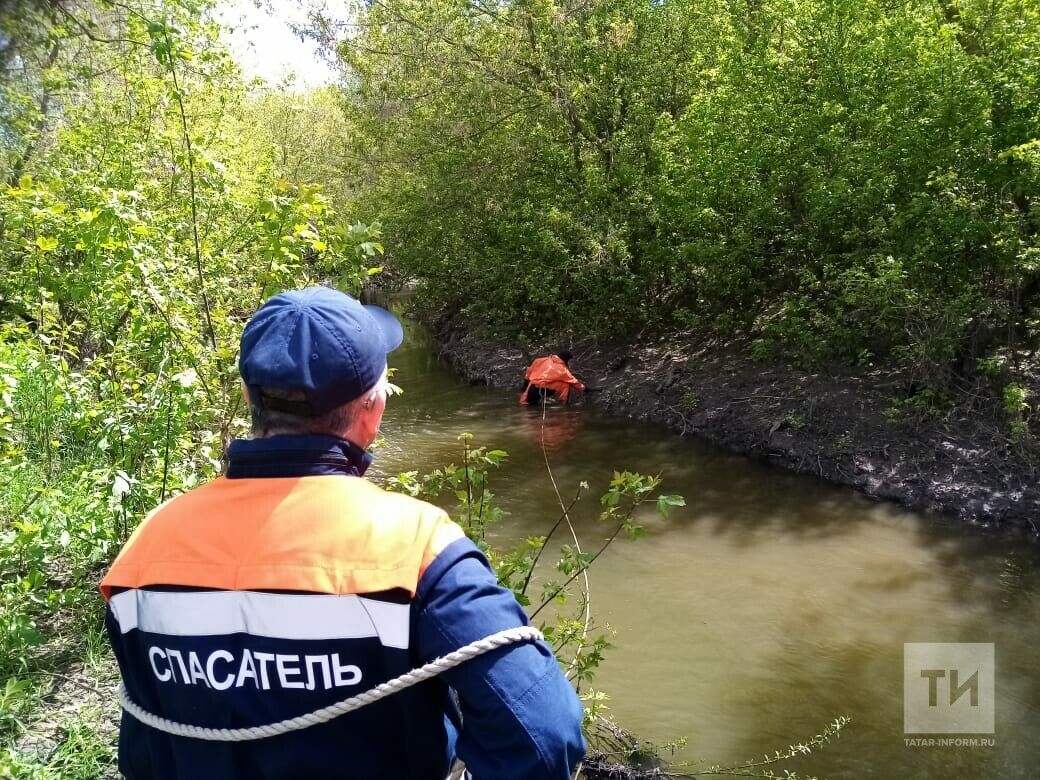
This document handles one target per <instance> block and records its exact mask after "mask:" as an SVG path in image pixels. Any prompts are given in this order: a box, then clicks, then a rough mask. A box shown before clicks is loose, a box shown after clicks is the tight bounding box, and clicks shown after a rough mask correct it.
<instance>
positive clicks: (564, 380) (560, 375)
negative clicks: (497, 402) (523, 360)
mask: <svg viewBox="0 0 1040 780" xmlns="http://www.w3.org/2000/svg"><path fill="white" fill-rule="evenodd" d="M524 380H525V381H526V382H527V385H526V386H525V387H524V391H523V393H522V394H521V395H520V403H521V404H526V403H527V394H528V393H530V392H531V388H532V387H541V388H543V389H545V390H552V391H553V392H554V393H556V396H557V397H558V398H559V399H560V400H561V401H563V402H564V403H566V402H567V400H568V399H569V398H570V394H571V388H576V389H578V390H584V389H585V385H583V384H582V383H581V381H580V380H579V379H578V378H577V377H576V376H574V374H572V373H571V371H570V369H569V368H567V364H566V363H564V362H563V359H562V358H561V357H559V356H558V355H550V356H549V357H540V358H535V359H534V360H533V361H532V362H531V365H529V366H528V367H527V370H526V371H525V372H524Z"/></svg>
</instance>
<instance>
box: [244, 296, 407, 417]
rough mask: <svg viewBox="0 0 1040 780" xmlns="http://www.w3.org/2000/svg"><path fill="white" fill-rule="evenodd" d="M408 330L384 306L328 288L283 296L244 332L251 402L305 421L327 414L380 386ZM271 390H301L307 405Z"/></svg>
mask: <svg viewBox="0 0 1040 780" xmlns="http://www.w3.org/2000/svg"><path fill="white" fill-rule="evenodd" d="M403 340H404V330H403V328H402V327H401V323H400V322H398V321H397V318H396V317H394V315H393V314H391V313H390V312H388V311H387V310H386V309H383V308H380V307H379V306H365V305H362V304H361V303H359V302H358V301H357V300H355V299H354V298H351V297H350V296H349V295H346V294H345V293H341V292H339V291H338V290H332V289H330V288H328V287H307V288H306V289H303V290H290V291H288V292H283V293H280V294H279V295H276V296H274V297H273V298H271V299H270V300H268V301H267V303H265V304H264V305H263V306H261V307H260V308H259V309H258V310H257V312H256V314H254V315H253V317H252V318H251V319H250V320H249V322H248V323H246V327H245V330H243V331H242V342H241V352H240V354H239V358H238V370H239V373H240V374H241V375H242V381H243V382H245V384H246V387H247V388H248V390H249V400H250V401H251V402H252V403H254V404H256V405H257V406H261V407H263V408H270V409H279V410H282V411H290V412H292V413H295V414H300V415H304V416H312V417H316V416H320V415H323V414H327V413H328V412H330V411H332V410H333V409H335V408H336V407H338V406H342V405H343V404H345V403H347V402H348V401H353V400H354V399H355V398H360V397H361V396H362V395H364V394H365V392H366V391H367V390H369V389H371V388H372V387H374V386H375V384H376V383H377V382H378V381H379V378H380V377H381V376H382V375H383V370H384V369H385V368H386V356H387V354H388V353H390V352H392V351H393V350H395V349H397V348H398V347H399V346H401V342H402V341H403ZM265 388H269V389H277V390H285V391H302V394H303V399H302V400H299V401H297V400H292V401H289V400H285V399H282V398H279V397H277V396H270V395H268V394H265V393H264V392H263V391H264V389H265Z"/></svg>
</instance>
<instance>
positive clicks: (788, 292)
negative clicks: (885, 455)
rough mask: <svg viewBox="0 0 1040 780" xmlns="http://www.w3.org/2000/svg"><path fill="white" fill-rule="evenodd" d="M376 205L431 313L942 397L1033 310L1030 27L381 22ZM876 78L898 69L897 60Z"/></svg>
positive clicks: (838, 22) (497, 14)
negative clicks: (920, 385)
mask: <svg viewBox="0 0 1040 780" xmlns="http://www.w3.org/2000/svg"><path fill="white" fill-rule="evenodd" d="M359 22H360V24H361V26H362V33H361V34H360V35H358V36H356V37H351V38H349V39H347V40H346V41H344V42H342V43H341V44H340V49H339V51H340V55H341V57H342V59H343V61H344V62H345V63H346V64H347V65H348V66H349V67H350V69H351V70H352V73H353V76H354V80H353V81H351V82H350V84H351V86H350V88H349V89H348V90H347V100H348V101H349V104H350V112H351V116H352V117H353V118H354V119H355V120H356V122H357V133H356V135H355V136H354V146H353V154H354V155H355V156H356V157H357V158H358V160H359V162H358V163H357V164H356V176H357V178H358V189H357V198H358V202H360V203H364V204H365V205H366V206H371V205H375V206H376V207H377V208H378V209H379V210H380V211H381V213H382V214H383V215H384V216H385V224H386V226H387V230H388V232H389V236H390V239H391V243H392V244H393V246H394V247H395V251H394V255H393V258H392V259H393V262H394V263H395V264H397V265H398V266H399V267H402V268H403V269H404V270H405V272H406V274H407V275H410V276H413V277H415V278H418V279H419V280H420V281H421V282H422V290H423V292H424V295H425V296H426V299H427V300H428V301H429V302H430V303H431V304H432V305H435V306H437V307H440V308H442V309H444V310H447V311H450V312H455V311H462V312H464V313H467V314H471V315H474V316H476V317H479V318H483V319H484V320H485V321H486V322H487V323H488V324H489V327H491V328H492V329H496V330H504V331H508V332H510V333H511V334H513V335H517V334H520V335H522V336H524V337H527V338H532V339H537V338H538V337H539V336H542V335H544V334H545V333H547V332H550V333H554V334H560V333H564V334H565V333H567V332H571V333H573V332H578V333H581V334H589V333H592V334H597V335H607V336H610V335H616V334H631V333H633V332H637V331H640V330H642V329H644V328H649V329H652V330H658V331H669V330H674V329H696V330H701V331H714V332H717V333H721V334H723V335H726V336H730V335H732V334H734V333H735V332H736V333H744V334H746V335H748V336H750V337H751V338H752V339H753V340H756V341H755V343H756V344H757V345H758V346H757V347H756V349H757V350H758V351H759V353H760V354H762V355H770V356H771V355H775V354H776V353H777V352H780V353H786V354H789V355H792V356H794V357H796V358H797V359H799V360H800V361H802V362H804V363H810V364H819V363H824V362H829V361H834V360H840V361H844V362H847V363H853V364H861V365H865V364H868V363H871V362H872V361H874V360H876V359H888V360H894V361H897V362H899V363H901V364H902V365H905V366H908V367H913V369H914V370H915V372H917V373H918V374H919V375H920V377H921V379H922V380H923V381H925V382H928V383H930V384H934V385H936V386H942V385H945V384H947V383H949V382H950V381H951V380H952V379H953V375H954V374H956V372H957V370H958V366H959V365H961V364H963V363H964V361H965V360H966V359H967V361H968V364H969V365H970V364H972V363H973V362H974V359H975V358H977V357H984V356H986V355H987V354H988V352H989V350H991V349H992V348H993V347H995V346H997V337H996V335H995V334H998V333H1000V334H1007V335H1006V337H1005V345H1006V346H1010V347H1011V348H1014V347H1015V346H1017V345H1020V344H1023V343H1025V341H1026V339H1027V338H1029V337H1030V336H1031V335H1035V333H1036V331H1037V328H1036V325H1037V323H1036V320H1037V316H1036V311H1037V308H1038V305H1040V245H1038V243H1037V235H1040V232H1038V229H1040V223H1038V214H1040V208H1038V206H1037V202H1038V200H1037V199H1038V197H1040V140H1038V139H1040V77H1038V75H1037V73H1038V71H1037V68H1036V67H1035V62H1036V59H1037V56H1038V54H1040V7H1038V6H1037V5H1036V3H1033V2H1025V0H1014V1H1013V2H1006V3H989V2H982V1H981V0H978V1H976V0H961V1H960V2H940V3H922V2H910V3H894V4H893V3H888V2H882V1H881V0H869V1H868V2H863V3H848V2H839V0H827V1H826V2H823V3H809V2H802V0H767V1H766V2H756V3H750V4H733V3H729V2H719V1H716V0H713V1H712V2H707V3H704V2H697V3H694V2H690V1H689V0H678V1H675V2H665V3H652V2H645V0H595V1H594V2H583V3H558V2H525V3H505V4H490V5H488V4H479V3H478V4H467V3H461V4H460V3H455V2H448V1H447V0H433V1H432V2H428V1H427V0H423V1H422V2H419V0H386V2H380V3H374V4H370V8H368V10H367V11H365V12H364V13H363V14H362V16H361V18H360V20H359ZM879 63H883V64H884V65H883V67H882V66H880V65H879Z"/></svg>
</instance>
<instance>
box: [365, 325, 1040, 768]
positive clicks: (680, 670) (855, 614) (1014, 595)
mask: <svg viewBox="0 0 1040 780" xmlns="http://www.w3.org/2000/svg"><path fill="white" fill-rule="evenodd" d="M406 325H407V330H408V338H407V340H406V343H405V345H404V346H403V347H401V349H400V350H398V351H397V352H395V353H394V355H393V356H392V360H391V365H392V366H394V367H395V368H396V369H397V374H396V377H395V381H396V382H397V383H398V384H400V385H401V386H402V387H403V388H404V390H405V394H404V395H403V396H401V397H395V398H392V399H391V400H390V403H389V404H388V407H387V414H386V419H385V421H384V424H383V434H384V436H385V438H386V440H387V443H386V446H385V447H384V448H383V449H382V450H381V451H380V452H379V454H378V456H377V459H376V465H375V466H374V467H373V472H372V473H373V474H375V475H376V476H377V477H379V476H385V475H388V474H394V473H397V472H399V471H403V470H408V469H420V470H429V469H432V468H434V467H436V466H439V465H443V464H445V463H449V462H455V463H458V462H459V461H460V458H461V445H460V444H459V442H458V441H457V440H456V436H457V435H458V434H459V433H461V432H463V431H468V432H471V433H473V434H474V436H475V439H476V442H477V443H478V444H486V445H489V446H491V447H494V448H500V449H504V450H507V451H508V452H509V458H508V460H507V461H506V463H505V464H504V465H503V466H502V468H501V469H499V470H498V471H497V472H495V473H494V474H493V475H492V476H493V481H492V489H493V490H494V492H495V494H496V496H497V499H496V500H497V502H498V504H499V505H500V506H501V507H502V508H504V509H505V510H507V511H508V512H509V516H508V517H507V518H506V520H505V521H504V522H503V523H502V524H501V525H500V526H499V527H497V528H496V529H495V530H494V543H495V544H496V545H500V546H503V547H504V546H507V545H508V544H510V543H511V542H512V541H515V540H518V539H520V538H522V537H524V536H526V535H529V534H540V533H545V532H546V531H547V529H548V528H549V527H550V526H551V525H552V523H553V522H554V521H555V519H556V517H557V515H558V512H559V510H558V507H557V505H556V498H555V495H554V494H553V491H552V486H551V485H550V483H549V479H548V475H547V472H546V468H545V461H544V459H543V454H542V447H541V441H542V438H543V431H542V418H541V416H540V414H538V413H537V412H531V411H528V410H526V409H522V408H520V407H519V406H518V404H517V394H516V393H510V392H503V391H501V390H489V389H486V388H483V387H471V386H467V385H465V384H464V383H462V382H461V381H460V380H459V379H458V378H457V377H456V376H455V375H454V374H453V373H452V372H451V371H450V370H449V369H447V368H446V367H445V366H443V365H442V364H441V363H440V362H439V361H438V360H437V358H436V355H435V352H436V350H435V348H434V346H433V344H432V343H431V342H430V340H429V338H428V336H427V335H426V334H425V332H424V331H423V330H422V328H421V327H419V326H418V325H415V324H414V323H411V322H408V323H406ZM577 369H578V370H579V373H580V367H577ZM518 381H519V377H518ZM545 426H546V427H545V430H544V438H545V441H546V445H547V451H548V457H549V462H550V464H551V466H552V470H553V474H554V475H555V478H556V481H557V482H558V483H559V485H560V489H561V491H562V492H563V493H564V494H565V495H570V494H572V493H573V492H574V490H575V488H576V486H577V484H578V483H579V482H580V481H582V480H587V481H588V482H589V484H590V486H591V489H590V491H589V493H588V495H587V497H586V498H585V499H584V500H582V501H581V502H580V503H579V504H578V506H577V507H576V509H575V511H574V513H573V516H574V520H575V523H576V526H577V530H578V533H579V534H580V538H581V539H582V541H583V543H584V544H585V546H586V547H589V548H591V547H594V546H595V545H596V543H597V542H598V541H599V540H601V539H602V538H603V537H604V536H605V531H606V529H605V528H604V527H602V526H601V525H599V524H598V523H597V520H596V517H597V514H598V511H597V509H598V507H597V505H596V500H595V499H596V497H597V496H599V495H600V494H601V493H602V492H603V491H604V490H605V488H606V485H607V483H608V482H609V480H610V476H611V473H612V471H613V470H614V469H629V470H633V471H641V472H644V473H654V474H656V473H660V474H662V475H663V477H664V484H663V486H662V487H663V488H664V489H665V491H666V492H668V493H681V494H682V495H684V496H685V498H686V503H687V505H686V506H685V507H682V508H679V509H677V510H676V511H675V512H674V514H673V515H672V516H671V517H670V518H669V519H668V520H661V519H659V518H657V517H656V516H655V515H653V514H652V513H648V514H647V515H646V516H645V517H644V518H642V519H643V520H644V521H645V525H646V528H647V535H646V537H645V538H643V539H640V540H638V541H634V542H632V541H624V540H619V541H618V542H617V543H616V544H614V545H612V546H611V547H610V548H609V549H608V550H607V552H606V553H604V555H603V556H602V558H601V559H600V560H599V561H597V562H596V564H595V565H594V567H593V569H592V571H591V587H592V611H593V616H594V619H595V621H596V623H597V624H598V625H599V626H600V627H601V628H603V629H604V630H607V631H608V632H609V633H610V635H611V641H612V642H613V644H614V645H615V647H614V649H612V650H611V651H609V653H608V655H607V657H606V660H605V662H604V664H603V666H602V668H601V669H600V671H599V674H598V676H597V677H596V680H595V686H596V687H597V688H598V689H600V690H602V691H604V692H606V693H607V694H608V695H609V696H610V701H609V706H610V712H611V714H612V715H613V717H614V718H615V720H616V721H617V722H618V723H619V724H620V725H622V726H623V727H624V728H626V729H628V730H629V731H631V732H633V733H635V734H637V735H639V736H641V737H644V738H647V739H651V740H654V741H657V742H667V741H670V740H674V739H677V738H680V737H685V738H686V746H685V747H684V748H682V749H681V750H680V751H678V752H677V754H676V759H677V760H694V759H705V760H710V761H713V762H722V763H725V762H730V763H737V762H740V761H745V760H748V759H753V758H759V757H761V756H762V754H763V753H766V752H768V753H772V752H773V751H774V750H776V749H782V748H784V747H785V746H787V745H788V744H790V743H792V742H797V741H802V740H804V739H805V738H807V737H809V736H810V735H812V734H815V733H818V732H819V730H820V729H821V728H822V727H823V726H824V725H825V724H826V723H828V722H829V721H831V720H833V719H834V718H835V717H836V716H838V715H843V714H844V715H849V716H850V717H851V718H852V720H853V722H852V723H851V725H849V726H848V727H847V728H846V729H845V731H844V732H843V734H842V736H841V737H840V739H838V740H837V741H835V742H833V743H831V744H830V745H828V746H826V747H824V748H822V749H821V750H819V751H814V753H813V754H812V755H811V756H808V757H806V758H805V759H802V760H800V761H799V762H797V763H790V764H787V766H790V767H791V768H792V769H797V770H798V771H800V772H804V773H805V774H808V775H812V774H816V775H819V776H821V777H829V778H832V780H833V779H834V778H868V777H878V778H917V777H935V778H948V777H949V778H952V777H970V778H991V777H992V778H1020V777H1021V778H1036V777H1040V670H1038V668H1037V660H1038V650H1037V649H1038V647H1040V549H1038V548H1037V546H1035V545H1028V544H1025V543H1023V542H1022V541H1013V540H1009V539H1006V538H1003V537H1001V536H999V535H994V534H989V533H983V532H980V531H978V530H976V529H971V528H964V527H960V526H958V525H957V524H955V523H952V522H950V521H946V520H943V519H942V518H935V517H928V516H923V515H920V514H914V513H910V512H906V511H904V510H902V509H899V508H897V507H895V506H892V505H888V504H879V503H874V502H872V501H870V500H868V499H866V498H864V497H862V496H860V495H858V494H857V493H855V492H852V491H850V490H847V489H843V488H837V487H832V486H830V485H827V484H824V483H821V482H819V481H816V480H813V479H811V478H806V477H801V476H797V475H792V474H789V473H786V472H783V471H780V470H776V469H772V468H769V467H766V466H763V465H759V464H757V463H755V462H752V461H749V460H747V459H745V458H741V457H738V456H734V455H730V454H727V453H725V452H722V451H719V450H717V449H715V448H713V447H711V446H708V445H706V444H703V443H699V442H696V441H690V440H687V439H681V438H679V437H677V436H676V435H675V434H674V433H671V432H669V431H667V430H665V429H663V428H659V427H656V426H652V425H647V424H643V423H638V422H633V421H628V420H623V419H617V418H613V417H606V416H603V415H601V414H600V413H599V412H597V411H595V410H594V409H582V408H580V407H572V408H554V409H551V410H550V412H549V414H548V415H547V416H546V422H545ZM905 643H975V644H976V645H979V644H981V645H983V647H981V648H979V647H975V648H968V649H967V652H971V653H980V654H981V655H978V656H972V658H981V659H982V660H981V661H979V662H978V663H975V665H974V666H971V665H972V663H973V662H972V661H971V660H956V661H950V660H949V659H945V660H944V659H942V658H941V657H939V656H936V655H934V652H936V651H933V650H929V649H927V648H926V649H924V650H923V651H922V652H925V653H926V655H925V656H923V658H924V660H923V661H920V660H917V659H910V660H911V661H913V664H912V665H911V669H910V672H909V678H910V680H912V682H913V685H912V686H911V687H910V688H909V689H908V690H907V692H906V695H907V697H910V699H911V701H910V707H911V712H910V713H909V715H910V720H912V721H913V720H914V719H917V720H918V721H919V719H920V718H921V717H927V716H928V714H929V712H928V710H929V703H928V696H929V690H928V689H929V685H934V687H935V689H936V690H935V694H936V707H935V708H933V710H934V711H932V712H931V714H933V715H934V714H936V712H935V711H937V710H938V709H939V708H940V707H942V706H948V697H949V693H950V691H949V678H950V676H951V675H950V674H949V671H950V670H948V669H946V667H951V666H953V665H954V664H958V665H960V666H961V668H960V669H958V672H959V674H960V676H959V681H958V685H959V686H960V687H961V688H962V693H961V695H960V696H959V697H958V698H957V700H956V703H955V706H957V707H960V708H961V709H964V707H965V706H967V707H971V702H970V699H971V696H972V691H971V686H970V685H969V686H965V680H966V679H968V680H970V675H971V674H972V673H973V672H974V671H980V673H981V674H980V677H979V678H978V680H979V685H978V689H977V691H978V700H979V701H978V707H976V708H974V709H970V710H966V712H967V717H974V716H977V715H979V714H980V713H981V714H982V716H983V720H985V712H984V710H985V708H986V707H988V706H989V704H990V703H992V705H993V708H994V710H993V711H994V723H993V729H992V733H981V734H973V735H966V736H967V737H968V739H974V740H976V742H975V743H974V744H972V743H971V742H970V741H968V742H962V743H961V744H953V745H951V744H940V743H936V744H932V745H928V744H927V743H925V744H920V743H918V744H910V743H908V740H909V739H911V738H913V739H928V738H936V737H937V736H938V735H932V734H927V733H925V734H917V733H913V734H908V733H906V732H905V731H904V729H905V727H906V723H905V722H904V716H905V715H906V714H907V713H905V711H904V703H905V702H904V698H905V697H904V662H905V658H904V644H905ZM990 644H992V647H993V653H994V658H995V672H994V673H993V678H994V687H990V685H989V683H988V678H987V674H988V672H987V669H989V670H992V669H993V668H994V667H992V666H988V665H987V663H986V660H985V659H986V653H987V652H988V648H987V647H986V646H988V645H990ZM929 652H931V653H933V655H927V653H929ZM920 666H934V667H937V668H942V669H943V670H944V675H945V676H944V677H937V676H936V673H935V672H930V673H931V674H932V677H930V678H929V677H927V676H926V677H922V676H921V675H920V671H922V670H920V669H918V668H917V667H920ZM969 667H971V668H969ZM922 708H923V711H924V712H925V714H924V715H923V716H922V715H921V714H920V713H921V712H922ZM949 713H950V710H949V709H947V711H946V713H945V715H944V714H943V713H939V715H940V717H945V716H948V715H949ZM915 722H916V721H915ZM927 728H933V729H934V728H935V727H931V726H930V727H927ZM982 729H983V731H985V730H986V726H985V725H983V726H982Z"/></svg>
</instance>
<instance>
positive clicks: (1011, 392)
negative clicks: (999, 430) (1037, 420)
mask: <svg viewBox="0 0 1040 780" xmlns="http://www.w3.org/2000/svg"><path fill="white" fill-rule="evenodd" d="M1028 398H1029V391H1028V390H1026V389H1025V388H1024V387H1022V386H1021V385H1018V384H1015V383H1014V382H1012V383H1010V384H1008V385H1005V386H1004V415H1005V416H1006V417H1007V424H1008V429H1009V430H1010V432H1011V441H1012V442H1013V443H1014V444H1016V445H1022V444H1025V443H1026V442H1027V441H1028V439H1029V437H1030V434H1029V422H1028V420H1029V415H1030V413H1031V412H1032V409H1031V407H1030V406H1029V403H1028V402H1027V399H1028Z"/></svg>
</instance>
